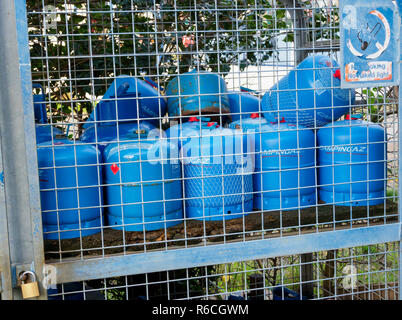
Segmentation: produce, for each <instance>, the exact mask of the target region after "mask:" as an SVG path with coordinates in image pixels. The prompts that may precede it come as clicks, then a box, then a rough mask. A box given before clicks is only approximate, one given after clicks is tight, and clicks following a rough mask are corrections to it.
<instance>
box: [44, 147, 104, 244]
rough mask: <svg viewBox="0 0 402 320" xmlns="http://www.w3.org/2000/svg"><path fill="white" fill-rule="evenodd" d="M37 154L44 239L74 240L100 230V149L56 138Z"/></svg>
mask: <svg viewBox="0 0 402 320" xmlns="http://www.w3.org/2000/svg"><path fill="white" fill-rule="evenodd" d="M37 153H38V168H39V185H40V198H41V206H42V221H43V231H44V238H45V239H70V238H77V237H80V236H82V237H84V236H88V235H92V234H95V233H98V232H100V226H101V218H102V207H101V206H102V189H101V185H102V175H101V172H100V170H99V159H100V153H99V151H98V150H97V149H96V148H95V147H93V146H90V145H85V144H81V143H79V142H76V143H73V142H71V141H69V140H67V139H54V140H53V141H50V142H49V141H48V142H42V143H39V144H38V145H37ZM47 232H49V233H47Z"/></svg>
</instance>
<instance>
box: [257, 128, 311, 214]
mask: <svg viewBox="0 0 402 320" xmlns="http://www.w3.org/2000/svg"><path fill="white" fill-rule="evenodd" d="M314 140H315V139H314V132H313V131H312V130H310V129H307V128H304V127H301V126H298V127H296V126H295V125H293V124H289V123H275V124H267V125H264V126H262V128H261V131H260V132H258V133H257V134H256V135H255V155H256V156H255V174H254V192H255V197H254V208H255V209H260V210H279V209H284V210H292V209H293V210H295V209H298V208H301V207H308V206H311V205H315V204H316V181H315V149H314Z"/></svg>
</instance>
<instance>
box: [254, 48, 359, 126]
mask: <svg viewBox="0 0 402 320" xmlns="http://www.w3.org/2000/svg"><path fill="white" fill-rule="evenodd" d="M336 70H339V66H338V64H337V62H336V61H335V60H334V59H332V58H330V57H328V56H324V55H313V56H310V57H307V58H306V59H305V60H303V61H302V62H301V63H300V64H299V65H298V66H297V67H296V68H294V69H293V70H291V71H290V72H289V73H288V74H287V75H286V76H285V77H283V78H282V79H281V80H279V82H277V83H276V84H275V85H274V86H273V87H271V88H270V89H269V90H268V91H267V92H266V93H265V95H264V96H263V98H262V101H261V107H262V109H263V110H264V111H267V112H269V111H271V112H272V111H279V112H274V114H276V113H278V119H279V120H281V119H283V118H284V119H286V122H288V123H298V124H300V125H302V126H305V127H321V126H324V125H325V124H327V123H329V122H332V121H335V120H337V119H339V118H340V117H341V116H342V115H344V114H346V113H347V112H348V111H349V107H350V106H352V105H353V104H354V99H355V93H354V91H353V90H349V89H341V88H340V84H341V80H340V75H339V71H338V72H337V71H336Z"/></svg>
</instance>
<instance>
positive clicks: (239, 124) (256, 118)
mask: <svg viewBox="0 0 402 320" xmlns="http://www.w3.org/2000/svg"><path fill="white" fill-rule="evenodd" d="M265 124H269V122H268V120H267V119H266V118H263V117H261V116H260V114H259V113H257V112H254V113H252V114H249V115H248V116H247V117H242V119H239V120H237V121H233V122H231V123H230V124H229V127H230V128H232V129H243V130H245V131H247V130H251V131H253V132H258V131H260V128H261V126H263V125H265Z"/></svg>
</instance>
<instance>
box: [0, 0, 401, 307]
mask: <svg viewBox="0 0 402 320" xmlns="http://www.w3.org/2000/svg"><path fill="white" fill-rule="evenodd" d="M390 2H391V3H392V1H390ZM395 10H397V7H396V5H395ZM0 12H1V14H0V15H1V17H2V18H1V19H0V24H1V28H2V30H3V32H1V33H0V36H1V38H2V39H1V40H2V43H3V44H4V45H2V46H1V48H0V50H1V52H0V57H1V61H2V62H3V63H2V65H1V66H0V67H1V72H0V82H1V83H2V88H1V90H0V93H1V95H0V98H1V102H2V108H1V115H2V117H1V127H0V130H1V150H0V152H1V155H2V157H0V161H1V162H0V169H1V170H0V171H2V174H1V192H0V199H1V202H0V203H1V205H0V206H1V208H0V227H1V230H0V258H1V259H0V260H1V264H0V274H1V276H2V278H1V280H2V281H0V284H1V298H2V299H20V298H21V297H22V296H21V293H20V288H19V285H20V281H19V276H20V274H21V272H22V271H26V270H31V271H33V272H35V274H36V276H37V279H38V282H39V284H40V285H41V286H40V296H39V299H47V298H48V299H54V300H60V299H66V300H70V299H73V300H82V299H101V300H103V299H110V300H125V299H134V300H135V299H147V300H148V299H151V300H152V299H154V298H156V299H158V298H163V299H202V300H236V299H237V300H253V299H254V300H258V299H262V300H272V299H274V300H276V299H280V300H281V299H285V300H295V299H337V300H350V299H352V300H360V299H387V300H393V299H400V296H399V292H400V290H399V288H400V283H401V278H400V265H401V264H400V237H401V233H400V230H401V225H400V215H401V213H400V209H399V205H398V203H399V194H400V186H399V173H400V169H399V168H400V165H399V158H400V152H399V151H400V148H399V146H400V139H399V127H400V117H399V112H398V105H399V101H400V100H399V99H400V98H399V87H398V86H383V85H381V83H378V84H377V85H376V86H367V87H363V88H352V89H345V88H341V86H340V78H341V76H342V74H341V73H339V71H338V70H339V69H340V68H341V66H340V65H341V62H342V61H341V52H340V49H341V41H340V21H341V14H340V8H339V3H338V1H331V0H320V1H318V0H313V1H296V0H289V1H288V0H281V1H279V0H252V1H251V0H246V1H204V0H194V1H181V0H166V1H147V0H145V1H137V0H124V1H123V0H120V1H114V0H109V1H105V0H102V1H90V0H80V1H74V2H73V3H70V2H69V1H66V0H26V1H5V2H4V3H3V2H2V3H0ZM10 12H11V15H9V14H6V13H10ZM367 28H368V30H369V31H373V30H374V31H375V32H376V34H379V33H381V32H383V31H381V30H377V29H374V28H373V29H369V27H367ZM5 30H7V32H4V31H5ZM359 37H363V35H359ZM366 44H367V46H368V45H370V44H368V43H366ZM398 62H399V57H398ZM3 84H4V85H3ZM302 106H303V107H302ZM301 108H303V109H301ZM338 137H339V139H338ZM328 141H329V142H328Z"/></svg>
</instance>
